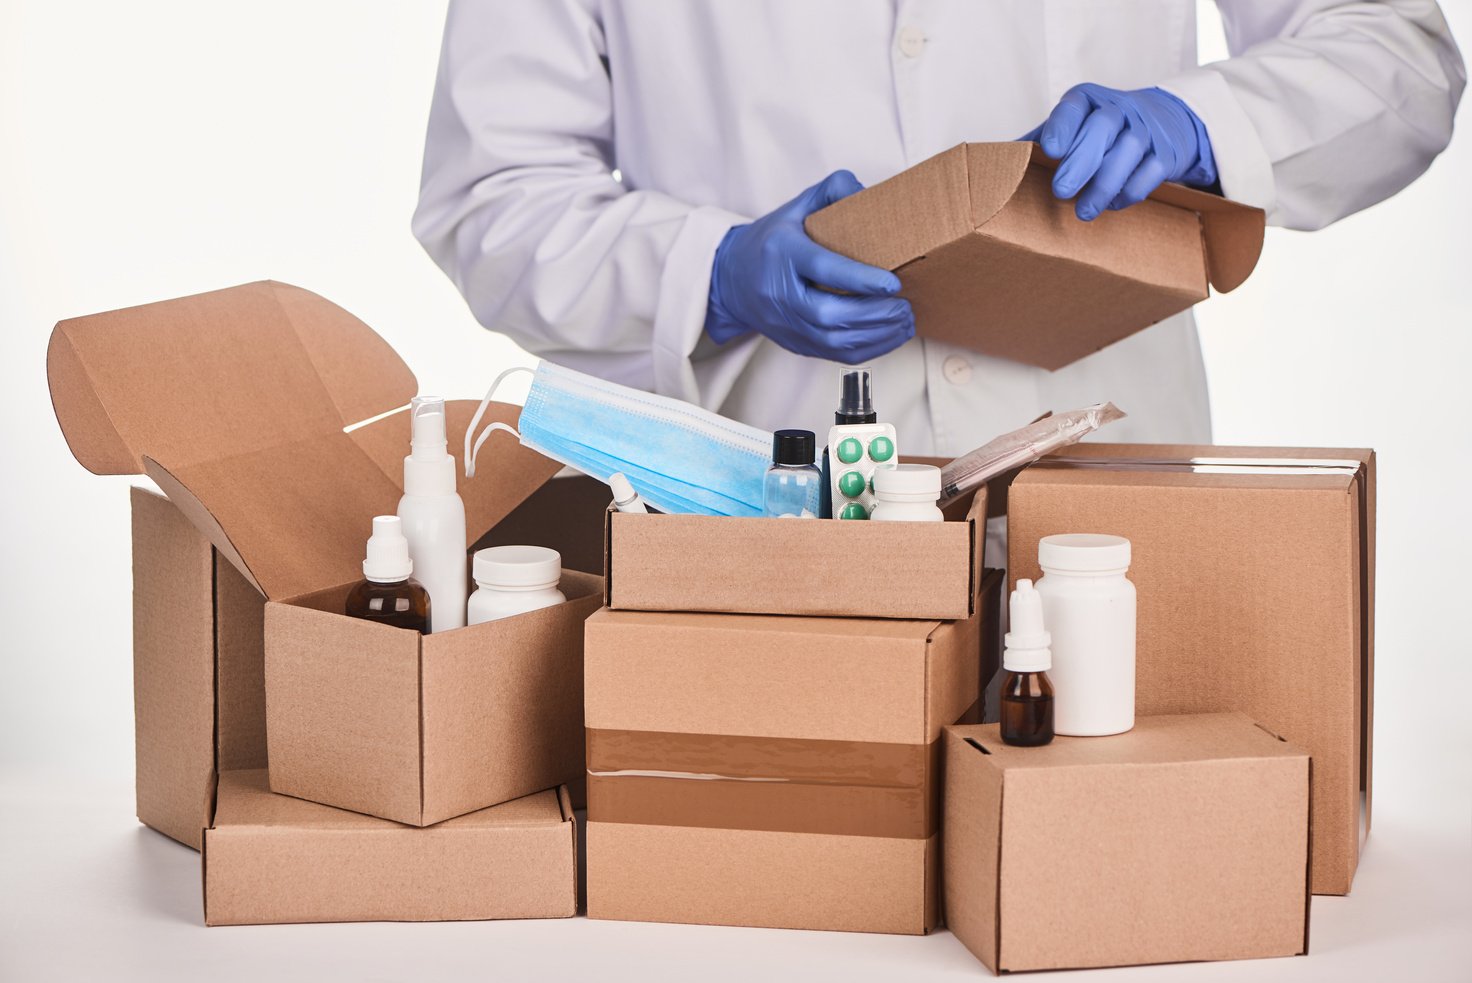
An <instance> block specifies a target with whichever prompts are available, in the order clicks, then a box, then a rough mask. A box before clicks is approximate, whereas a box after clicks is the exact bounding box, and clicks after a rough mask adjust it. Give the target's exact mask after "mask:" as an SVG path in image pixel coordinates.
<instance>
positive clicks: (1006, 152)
mask: <svg viewBox="0 0 1472 983" xmlns="http://www.w3.org/2000/svg"><path fill="white" fill-rule="evenodd" d="M1029 167H1039V168H1042V169H1044V170H1047V171H1050V172H1051V171H1054V170H1056V169H1057V167H1058V161H1055V160H1053V159H1052V158H1051V157H1049V156H1048V155H1047V154H1045V153H1043V150H1042V148H1041V147H1039V146H1038V145H1037V144H1035V143H1020V142H1010V143H965V144H959V145H957V146H955V147H952V148H951V149H950V150H947V151H944V152H943V153H940V154H937V155H936V156H935V157H932V158H930V159H929V160H926V161H923V162H921V163H920V164H917V165H915V166H914V167H912V168H909V169H908V170H905V171H902V172H900V173H899V174H896V175H895V176H894V177H891V178H889V179H887V180H885V181H881V182H880V183H878V184H876V185H874V186H873V187H871V188H867V189H866V190H865V191H864V192H863V193H862V195H852V196H850V197H848V198H845V199H843V200H842V201H838V202H835V203H834V204H832V205H829V206H828V207H827V208H824V209H822V210H821V211H818V212H815V213H814V214H812V215H809V216H808V218H807V220H806V223H805V225H806V228H807V232H808V234H809V235H810V236H812V237H813V239H814V240H815V241H816V242H818V243H820V244H822V245H824V246H828V247H829V248H836V249H838V250H839V251H840V252H842V253H844V254H845V255H848V256H852V257H854V258H856V259H860V260H862V261H864V262H866V263H871V264H873V265H875V266H882V267H884V268H886V269H890V270H894V269H899V268H900V267H902V266H904V265H905V264H907V263H910V262H913V261H915V260H917V259H920V258H922V257H924V256H925V255H926V254H928V253H930V252H931V251H933V250H935V249H937V248H938V247H940V246H943V245H945V244H946V243H948V242H952V241H954V240H956V239H958V238H960V237H962V236H964V235H966V234H967V233H969V232H973V231H976V230H979V229H981V228H982V227H983V226H985V225H986V224H987V223H988V222H990V221H991V220H992V219H993V218H995V217H996V216H997V214H998V213H999V212H1000V211H1001V210H1002V209H1003V208H1004V207H1006V205H1007V204H1008V203H1009V202H1010V201H1011V200H1012V198H1013V196H1014V195H1016V193H1017V190H1018V188H1019V187H1020V186H1021V184H1022V180H1023V178H1024V176H1025V175H1026V174H1027V170H1028V168H1029ZM1150 199H1151V200H1153V201H1158V202H1160V203H1162V204H1165V205H1171V206H1173V207H1176V208H1181V209H1185V210H1187V211H1191V212H1195V213H1196V215H1197V216H1198V217H1199V218H1200V220H1201V226H1202V238H1203V243H1204V246H1205V253H1206V273H1207V279H1208V280H1209V282H1210V283H1211V285H1212V286H1213V287H1215V288H1216V289H1217V290H1219V291H1221V292H1223V293H1225V292H1227V291H1229V290H1232V289H1234V288H1236V287H1238V286H1240V285H1241V284H1242V282H1243V281H1244V280H1246V279H1247V277H1248V275H1249V274H1250V273H1251V272H1252V270H1253V267H1255V266H1256V265H1257V260H1258V256H1259V255H1260V254H1261V252H1262V241H1263V232H1264V229H1265V227H1266V224H1267V220H1266V216H1265V214H1264V213H1263V211H1262V209H1260V208H1253V207H1251V206H1249V205H1243V204H1240V203H1238V202H1234V201H1229V200H1227V199H1226V198H1222V197H1221V196H1219V195H1214V194H1211V193H1210V192H1206V191H1199V190H1196V189H1193V188H1187V187H1184V186H1182V185H1178V184H1162V185H1161V186H1160V187H1159V188H1157V189H1156V190H1155V191H1154V192H1152V193H1151V195H1150Z"/></svg>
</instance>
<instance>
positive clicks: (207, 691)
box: [132, 488, 266, 850]
mask: <svg viewBox="0 0 1472 983" xmlns="http://www.w3.org/2000/svg"><path fill="white" fill-rule="evenodd" d="M132 511H133V520H132V526H133V720H134V740H135V751H136V762H137V783H136V784H137V807H138V819H139V821H140V822H143V823H146V824H147V825H149V826H152V827H153V828H154V829H156V830H158V831H159V832H161V833H163V834H164V835H166V836H171V837H173V838H174V839H176V840H178V841H179V842H180V843H183V844H185V845H187V846H191V847H193V848H194V849H196V850H198V849H199V847H200V831H201V830H202V829H204V827H205V826H208V825H209V821H210V810H211V803H212V802H213V798H214V789H215V776H216V774H217V772H218V771H228V770H231V769H243V768H264V767H265V766H266V688H265V677H264V668H263V663H264V654H263V648H262V635H261V632H262V625H263V620H264V608H265V603H266V601H265V598H263V597H261V595H260V594H258V593H257V592H256V591H255V589H254V588H253V587H251V585H250V584H249V583H247V582H246V580H245V578H244V577H242V576H241V575H240V573H239V572H238V571H236V569H235V568H234V567H232V566H231V565H230V564H229V563H227V562H225V561H224V560H222V559H221V557H220V555H219V554H218V553H217V552H216V551H215V549H214V547H212V546H211V545H210V543H209V540H207V539H205V538H204V536H202V535H200V533H199V531H198V530H197V529H195V528H194V526H193V525H192V524H191V523H190V522H189V520H188V519H186V518H185V517H184V516H183V515H182V514H181V513H180V512H179V510H178V509H177V508H175V507H174V505H173V504H172V503H170V502H169V500H168V499H166V498H164V497H162V496H161V495H156V494H154V493H152V492H149V491H145V490H144V489H141V488H134V489H132Z"/></svg>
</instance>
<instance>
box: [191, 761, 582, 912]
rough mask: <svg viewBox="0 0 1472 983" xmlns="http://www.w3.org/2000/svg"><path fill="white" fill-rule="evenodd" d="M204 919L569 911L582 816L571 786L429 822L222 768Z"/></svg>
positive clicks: (208, 851) (207, 851)
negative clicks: (290, 791)
mask: <svg viewBox="0 0 1472 983" xmlns="http://www.w3.org/2000/svg"><path fill="white" fill-rule="evenodd" d="M202 865H203V870H204V920H205V924H206V925H271V924H279V923H283V922H364V921H398V922H418V921H457V920H470V919H491V918H570V917H572V916H573V915H575V914H576V913H577V824H576V822H575V821H574V819H573V813H572V801H571V799H570V798H569V797H568V794H567V789H566V788H565V787H558V788H555V789H548V790H546V791H542V792H536V793H534V794H532V795H528V796H524V797H522V798H519V799H516V800H514V801H511V802H506V803H504V804H502V805H498V806H493V807H491V808H489V809H481V810H479V811H477V812H472V813H470V814H469V815H465V816H459V817H457V818H455V819H449V820H446V821H445V822H443V823H440V824H439V825H437V826H432V827H430V828H428V829H414V828H412V827H408V826H401V825H399V824H397V823H392V822H389V821H388V820H385V819H375V818H373V817H371V816H363V815H359V814H358V813H355V812H347V811H345V810H342V809H333V808H331V807H329V806H324V805H318V804H317V803H315V802H305V801H303V800H301V799H296V798H292V797H290V796H286V795H276V794H274V793H272V792H271V790H270V789H269V788H268V787H267V785H266V773H265V772H264V771H260V770H256V771H225V772H221V774H220V782H219V794H218V800H217V803H216V807H215V814H214V820H213V822H211V823H210V826H209V828H208V829H206V830H205V831H204V856H203V858H202Z"/></svg>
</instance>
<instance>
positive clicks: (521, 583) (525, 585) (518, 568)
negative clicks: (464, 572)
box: [471, 546, 562, 590]
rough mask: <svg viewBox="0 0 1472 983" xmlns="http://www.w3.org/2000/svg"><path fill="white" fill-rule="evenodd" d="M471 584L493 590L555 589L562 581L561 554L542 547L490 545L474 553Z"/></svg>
mask: <svg viewBox="0 0 1472 983" xmlns="http://www.w3.org/2000/svg"><path fill="white" fill-rule="evenodd" d="M471 571H472V573H473V574H474V576H475V582H476V584H477V585H479V586H481V587H490V588H494V589H497V590H536V589H537V588H539V587H555V586H557V582H558V581H559V580H561V579H562V554H560V553H558V552H557V551H556V550H554V549H548V548H547V547H545V546H491V547H488V548H486V549H483V550H476V552H475V561H474V562H473V563H472V564H471Z"/></svg>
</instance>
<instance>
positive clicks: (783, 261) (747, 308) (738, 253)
mask: <svg viewBox="0 0 1472 983" xmlns="http://www.w3.org/2000/svg"><path fill="white" fill-rule="evenodd" d="M862 188H863V185H861V184H860V183H859V181H858V179H857V178H855V177H854V176H853V175H852V174H851V173H849V172H848V171H834V172H833V173H832V174H830V175H828V176H827V177H826V178H824V179H823V180H822V181H820V182H818V183H817V184H815V185H813V186H812V187H811V188H809V189H808V190H806V191H804V192H803V193H802V194H800V195H798V196H797V197H796V198H794V199H792V200H791V201H789V202H788V203H787V204H785V205H783V206H782V207H781V208H779V209H777V210H776V211H774V212H772V213H771V214H769V215H767V216H765V217H763V218H759V219H757V220H756V221H755V222H752V223H751V224H750V225H738V226H736V227H735V228H733V229H731V231H729V232H727V233H726V237H725V238H724V239H722V240H721V245H720V246H719V248H717V249H716V256H715V260H714V262H713V263H712V264H711V271H710V301H709V303H708V304H707V306H706V312H705V331H706V334H708V335H710V336H711V338H713V339H714V340H715V341H716V342H718V343H722V344H724V343H725V342H727V341H730V340H731V339H732V338H735V337H737V336H739V335H742V334H745V333H746V332H748V331H759V332H761V333H762V334H764V335H766V336H767V337H768V338H771V339H772V340H773V341H775V342H776V343H777V344H779V345H781V346H782V347H783V348H785V349H787V350H788V351H790V352H796V353H797V354H799V355H812V356H814V357H815V358H829V359H833V360H834V361H837V362H844V363H846V364H848V365H857V364H858V363H860V362H867V361H869V360H870V359H873V358H877V357H878V356H880V355H883V354H884V353H885V352H888V351H892V350H893V349H895V348H898V347H899V346H900V345H902V344H904V343H905V342H907V341H909V340H910V339H911V338H913V337H915V314H914V312H913V311H911V310H910V302H909V301H907V300H902V299H900V298H899V297H896V296H895V294H897V293H899V289H900V278H899V277H897V276H895V275H894V274H893V273H891V272H889V271H888V270H882V269H880V268H879V267H877V266H869V265H868V264H866V263H860V262H859V261H857V260H853V259H849V258H848V257H846V256H840V255H839V254H838V253H835V252H832V251H831V250H828V249H824V248H823V247H822V246H820V245H818V244H817V243H816V242H814V241H813V240H812V239H809V238H808V234H807V232H806V231H804V229H803V219H805V218H807V217H808V216H809V215H810V214H812V213H813V212H816V211H817V210H818V209H820V208H823V207H824V206H825V205H831V204H833V202H835V201H838V200H839V199H840V198H846V197H848V196H849V195H851V194H853V193H854V192H855V191H858V190H860V189H862ZM820 287H827V288H829V290H841V291H843V293H842V294H836V293H829V292H828V291H826V290H821V289H819V288H820Z"/></svg>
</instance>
